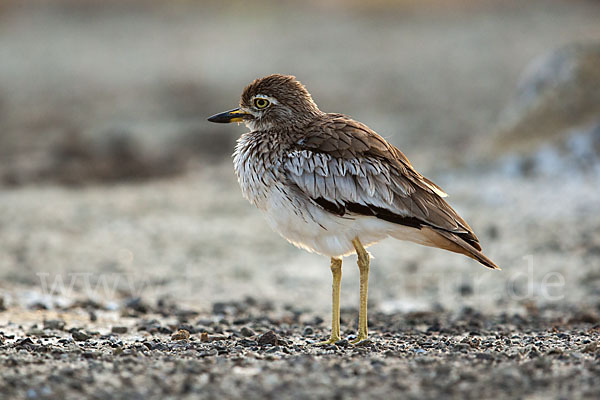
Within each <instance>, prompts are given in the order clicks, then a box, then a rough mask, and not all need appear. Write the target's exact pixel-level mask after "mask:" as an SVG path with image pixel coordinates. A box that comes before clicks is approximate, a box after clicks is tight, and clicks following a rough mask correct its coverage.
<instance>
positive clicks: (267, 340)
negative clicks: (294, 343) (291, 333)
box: [258, 331, 279, 346]
mask: <svg viewBox="0 0 600 400" xmlns="http://www.w3.org/2000/svg"><path fill="white" fill-rule="evenodd" d="M278 343H279V339H278V338H277V335H276V334H275V332H273V331H267V332H265V333H263V334H262V335H260V336H259V337H258V344H259V345H261V346H265V345H272V346H276V345H277V344H278Z"/></svg>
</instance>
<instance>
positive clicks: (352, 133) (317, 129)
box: [209, 75, 498, 341]
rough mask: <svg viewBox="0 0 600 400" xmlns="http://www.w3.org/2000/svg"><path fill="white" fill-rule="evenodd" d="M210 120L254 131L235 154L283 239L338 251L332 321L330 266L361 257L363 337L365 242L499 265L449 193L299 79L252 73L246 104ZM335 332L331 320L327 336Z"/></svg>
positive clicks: (248, 193)
mask: <svg viewBox="0 0 600 400" xmlns="http://www.w3.org/2000/svg"><path fill="white" fill-rule="evenodd" d="M209 120H210V121H213V122H232V121H239V122H244V123H245V124H246V125H247V126H248V127H249V128H250V132H248V133H245V134H244V135H242V136H241V137H240V139H239V140H238V145H237V146H236V151H235V154H234V166H235V170H236V174H237V176H238V180H239V182H240V186H241V188H242V193H243V194H244V196H245V197H246V198H247V199H248V200H249V201H250V202H251V203H253V204H254V205H256V206H257V207H258V208H259V209H261V210H262V211H263V212H264V214H265V216H266V217H267V220H268V221H269V223H270V224H271V226H272V227H273V229H275V230H276V231H277V232H279V233H280V234H281V235H282V236H283V237H285V238H286V239H287V240H289V241H290V242H292V243H294V244H295V245H297V246H299V247H302V248H305V249H307V250H309V251H314V252H317V253H320V254H324V255H327V256H330V257H331V258H332V267H331V268H332V271H333V272H334V320H335V318H336V314H335V304H336V299H335V282H336V279H339V277H341V275H339V276H338V275H336V272H335V271H334V266H335V269H336V271H337V268H338V267H339V268H340V271H341V261H339V266H338V260H340V258H341V257H342V256H344V255H348V254H352V253H357V254H358V256H359V266H361V313H360V316H361V321H362V319H364V324H363V323H362V322H361V329H359V338H364V337H366V279H367V275H365V276H363V272H364V270H365V268H366V271H367V272H366V273H365V274H368V260H369V258H368V253H366V251H365V250H364V248H363V244H364V245H369V244H372V243H375V242H377V241H379V240H381V239H384V238H385V237H389V236H391V237H394V238H398V239H402V240H409V241H414V242H417V243H420V244H423V245H426V246H432V247H438V248H441V249H444V250H449V251H452V252H455V253H461V254H464V255H466V256H468V257H471V258H473V259H475V260H477V261H479V262H480V263H481V264H483V265H485V266H486V267H489V268H493V269H498V267H497V266H496V265H495V264H494V263H493V262H492V261H491V260H490V259H489V258H487V257H486V256H485V255H483V253H482V252H481V246H480V245H479V240H478V239H477V236H475V234H474V232H473V230H472V229H471V227H469V225H468V224H467V223H466V222H465V220H463V219H462V218H461V217H460V216H459V215H458V214H457V213H456V211H454V210H453V209H452V207H450V205H448V203H447V202H446V201H445V200H444V197H446V196H447V195H446V193H445V192H444V191H443V190H442V189H441V188H439V187H438V186H437V185H436V184H434V183H433V182H431V181H430V180H428V179H427V178H425V177H424V176H422V175H421V174H419V173H418V172H417V171H416V170H415V169H414V168H413V166H412V165H411V163H410V162H409V161H408V159H407V158H406V157H405V156H404V154H402V152H401V151H400V150H398V149H397V148H396V147H394V146H393V145H391V144H389V143H388V142H387V141H386V140H385V139H383V138H382V137H381V136H379V135H378V134H377V133H375V132H374V131H373V130H371V129H370V128H369V127H367V126H366V125H364V124H362V123H360V122H357V121H354V120H353V119H351V118H350V117H347V116H345V115H342V114H328V113H324V112H322V111H321V110H319V108H318V107H317V105H316V104H315V102H314V101H313V99H312V97H311V96H310V94H309V93H308V91H307V90H306V88H305V87H304V86H303V85H302V84H301V83H300V82H298V81H297V80H296V79H295V78H294V77H292V76H285V75H270V76H268V77H265V78H261V79H257V80H255V81H254V82H252V83H251V84H250V85H248V86H247V87H246V89H245V90H244V92H243V94H242V97H241V101H240V108H238V109H235V110H231V111H228V112H225V113H221V114H218V115H215V116H213V117H211V118H209ZM361 260H362V261H361ZM361 263H362V264H361ZM365 266H366V267H365ZM340 274H341V272H340ZM336 277H337V278H336ZM363 278H364V279H363ZM338 283H339V282H338ZM363 283H364V296H363ZM363 297H364V299H363ZM363 300H364V302H365V304H364V312H363V309H362V307H363ZM337 330H339V326H338V327H337ZM335 331H336V327H335V326H334V329H333V333H332V339H330V341H331V340H333V339H334V338H335V337H336V334H335ZM337 336H339V334H337Z"/></svg>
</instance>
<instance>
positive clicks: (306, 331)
mask: <svg viewBox="0 0 600 400" xmlns="http://www.w3.org/2000/svg"><path fill="white" fill-rule="evenodd" d="M314 333H315V330H314V329H313V328H312V326H307V327H306V328H304V331H303V332H302V335H303V336H310V335H313V334H314Z"/></svg>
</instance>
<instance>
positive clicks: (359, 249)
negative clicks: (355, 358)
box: [352, 237, 370, 344]
mask: <svg viewBox="0 0 600 400" xmlns="http://www.w3.org/2000/svg"><path fill="white" fill-rule="evenodd" d="M352 244H353V245H354V249H356V255H357V257H358V269H359V271H360V309H359V311H358V335H357V336H356V339H355V340H353V341H352V343H353V344H356V343H358V342H361V341H363V340H365V339H366V338H367V337H368V336H369V331H368V328H367V294H368V290H369V258H370V256H369V252H368V251H367V250H365V248H364V247H363V245H362V243H361V242H360V240H359V239H358V237H357V238H355V239H354V240H353V241H352Z"/></svg>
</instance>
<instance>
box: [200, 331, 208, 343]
mask: <svg viewBox="0 0 600 400" xmlns="http://www.w3.org/2000/svg"><path fill="white" fill-rule="evenodd" d="M200 341H201V342H202V343H206V342H210V338H209V337H208V333H207V332H202V333H201V334H200Z"/></svg>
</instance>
